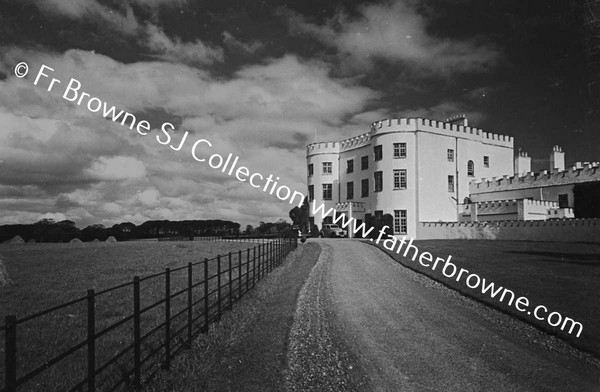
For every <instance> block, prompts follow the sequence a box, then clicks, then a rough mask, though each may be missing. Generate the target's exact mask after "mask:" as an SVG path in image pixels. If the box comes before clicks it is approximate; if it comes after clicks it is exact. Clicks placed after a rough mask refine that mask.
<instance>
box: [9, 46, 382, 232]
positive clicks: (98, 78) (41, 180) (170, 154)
mask: <svg viewBox="0 0 600 392" xmlns="http://www.w3.org/2000/svg"><path fill="white" fill-rule="evenodd" d="M19 61H27V62H28V63H29V64H30V69H31V71H30V75H28V76H27V77H26V78H23V79H18V78H16V77H14V76H12V74H11V73H10V68H11V67H12V66H14V64H16V63H17V62H19ZM41 64H45V65H47V66H50V67H52V68H53V69H54V71H53V72H51V71H48V72H47V73H48V74H51V77H56V78H58V79H59V80H61V83H60V84H57V85H56V87H55V88H54V89H53V90H52V91H50V92H48V91H47V87H48V83H49V80H50V79H48V78H44V79H41V80H40V82H39V83H38V86H34V85H33V80H34V79H35V75H36V73H37V70H38V69H39V67H40V66H41ZM0 70H7V74H9V75H10V76H9V77H7V78H6V79H4V80H0V121H1V122H2V123H3V129H5V131H4V132H2V133H0V156H1V157H2V163H0V184H2V186H3V188H2V190H3V191H4V190H6V191H7V192H10V194H11V195H12V196H8V195H7V196H4V194H3V196H2V197H1V198H0V200H1V202H2V204H3V205H5V206H6V208H3V209H2V210H0V222H3V223H7V222H18V221H21V222H25V223H26V222H28V221H35V219H37V217H38V216H39V215H40V214H43V213H46V212H48V211H51V212H60V213H62V214H64V215H65V216H66V217H67V218H68V219H71V220H73V221H75V222H76V223H77V224H78V225H79V226H80V227H82V226H85V225H88V224H92V223H102V224H105V225H112V224H114V223H117V222H121V221H132V222H134V223H137V224H139V223H141V222H143V221H144V220H151V219H159V218H160V219H212V218H221V219H232V220H236V221H238V222H240V223H242V224H247V223H251V224H256V223H257V222H258V221H259V220H265V221H269V220H276V219H279V218H282V217H283V218H285V217H287V216H288V211H289V210H290V209H291V208H292V206H291V205H290V204H288V203H285V202H281V201H280V200H278V199H277V198H276V197H274V196H270V195H268V194H266V193H264V192H262V191H261V190H258V189H255V188H253V187H252V186H250V185H248V184H247V183H242V182H240V181H238V180H237V179H236V178H235V177H229V176H227V175H226V174H224V173H222V172H221V171H219V170H215V169H212V168H210V167H209V166H208V165H207V164H206V163H201V162H197V161H195V160H194V159H193V158H192V156H191V152H190V149H191V145H192V143H193V142H194V141H195V140H197V139H198V138H206V139H208V140H210V141H211V143H212V144H213V147H212V148H209V147H208V146H203V147H202V149H201V150H199V153H201V154H203V155H204V156H210V154H214V153H219V154H221V155H223V156H227V155H228V154H229V153H232V154H234V155H236V156H239V164H240V165H245V166H247V167H248V168H249V169H250V170H251V171H253V172H259V173H261V174H263V175H264V176H268V175H269V174H273V176H274V177H276V176H279V177H280V184H284V185H287V186H289V187H290V188H292V189H295V190H298V191H300V192H306V189H305V188H306V184H305V180H306V170H305V166H306V160H305V147H306V144H307V143H309V142H312V141H313V140H314V134H315V130H317V131H318V135H319V139H323V138H327V139H334V140H337V139H339V138H342V137H346V136H352V135H355V134H358V133H363V132H366V131H368V125H369V123H370V122H372V121H376V120H378V119H379V117H380V116H381V114H382V112H381V111H377V112H370V111H369V110H367V109H366V107H367V106H368V105H369V104H370V103H371V102H372V101H373V100H375V99H378V98H379V93H378V92H376V91H373V90H371V89H369V88H365V87H361V86H359V85H357V84H356V81H355V80H351V79H341V78H335V77H332V76H331V66H330V65H329V64H327V63H324V62H321V61H314V60H310V61H309V60H303V59H300V58H298V57H297V56H294V55H287V56H283V57H279V58H269V59H265V60H264V61H263V62H262V63H260V64H254V65H248V66H245V67H241V68H240V69H239V70H238V71H237V72H235V73H234V74H232V75H231V76H230V77H227V78H224V77H219V78H217V77H213V76H212V75H210V74H209V73H207V72H205V71H202V70H199V69H198V68H195V67H193V66H190V65H186V64H181V63H179V64H177V63H171V62H162V61H139V62H133V63H128V64H125V63H121V62H118V61H115V60H114V59H112V58H110V57H108V56H104V55H101V54H95V53H92V52H88V51H82V50H68V51H66V52H64V53H56V52H46V51H40V50H34V49H30V50H25V49H20V48H14V47H3V48H0ZM70 78H76V79H77V80H79V81H80V82H81V84H82V87H81V90H80V92H83V91H85V92H87V93H88V94H90V95H91V96H93V97H98V99H100V100H102V101H103V102H107V104H108V105H109V106H110V105H115V106H116V107H117V109H118V110H120V109H124V110H127V111H129V112H131V113H133V114H135V115H136V116H137V118H138V121H139V120H141V119H149V120H150V123H151V129H152V130H151V131H150V132H149V134H148V135H147V136H142V135H140V134H138V133H137V132H136V131H135V129H133V130H131V129H129V127H127V126H121V125H120V124H119V123H115V122H113V121H110V120H107V119H105V118H103V117H102V115H101V113H92V112H90V111H89V110H88V109H87V108H86V107H85V102H84V103H82V105H81V106H78V105H77V104H76V103H75V102H69V101H66V100H65V99H63V98H62V92H63V91H64V89H65V88H66V85H67V83H68V81H69V80H70ZM357 113H358V114H360V113H362V114H363V115H362V116H361V115H357ZM371 116H373V117H375V116H377V118H370V117H371ZM165 121H169V122H172V123H173V124H176V130H174V131H173V132H172V136H173V139H174V143H175V142H179V140H181V138H182V137H183V134H184V131H188V132H189V135H188V139H187V142H186V143H185V144H184V147H183V148H182V150H181V151H174V150H173V149H171V148H169V147H168V146H163V145H161V144H159V143H158V142H157V141H156V136H157V135H158V134H159V132H160V131H159V129H160V125H161V123H162V122H165ZM9 198H10V200H13V201H11V202H10V203H8V202H7V200H9ZM117 207H119V208H120V209H119V208H117Z"/></svg>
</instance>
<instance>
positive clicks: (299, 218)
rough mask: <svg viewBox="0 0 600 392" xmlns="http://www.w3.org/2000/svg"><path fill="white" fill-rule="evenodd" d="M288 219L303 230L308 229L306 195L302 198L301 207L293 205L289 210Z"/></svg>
mask: <svg viewBox="0 0 600 392" xmlns="http://www.w3.org/2000/svg"><path fill="white" fill-rule="evenodd" d="M289 215H290V219H291V220H292V223H293V224H294V225H298V226H299V227H300V229H301V230H302V231H303V232H306V231H307V230H308V222H309V216H308V215H309V204H308V197H305V198H304V202H303V203H302V207H298V206H296V207H294V208H292V209H291V210H290V213H289Z"/></svg>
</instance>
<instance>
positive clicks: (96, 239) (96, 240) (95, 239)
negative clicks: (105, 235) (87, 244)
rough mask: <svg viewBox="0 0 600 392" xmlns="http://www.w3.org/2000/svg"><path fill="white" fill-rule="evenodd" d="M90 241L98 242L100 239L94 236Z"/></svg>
mask: <svg viewBox="0 0 600 392" xmlns="http://www.w3.org/2000/svg"><path fill="white" fill-rule="evenodd" d="M92 242H100V240H99V239H98V238H94V239H93V240H92Z"/></svg>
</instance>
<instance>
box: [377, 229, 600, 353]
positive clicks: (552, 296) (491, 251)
mask: <svg viewBox="0 0 600 392" xmlns="http://www.w3.org/2000/svg"><path fill="white" fill-rule="evenodd" d="M369 243H371V242H369ZM414 244H415V245H416V246H417V247H418V249H419V252H421V253H422V252H430V253H431V254H432V255H433V256H434V258H435V257H442V258H444V259H445V258H447V256H448V255H451V256H452V260H451V261H452V262H453V263H454V264H455V265H456V266H457V267H458V268H459V269H460V268H464V269H466V270H468V271H470V272H471V273H475V274H477V275H479V276H480V277H481V278H485V279H486V281H487V282H490V281H491V282H494V283H495V284H496V285H501V286H503V287H506V288H507V289H509V290H512V291H513V292H514V293H515V297H516V298H518V297H520V296H525V297H527V298H528V299H529V301H530V304H531V305H530V309H531V310H532V309H533V308H534V307H535V306H537V305H544V306H546V307H547V308H548V309H549V310H548V313H550V312H552V311H556V312H559V313H561V314H562V315H563V316H568V317H571V318H572V319H574V320H577V321H579V322H581V323H582V324H583V327H584V328H583V333H582V334H581V335H580V337H576V336H575V335H570V334H568V333H566V331H561V329H560V328H559V327H553V326H550V325H548V323H547V322H545V321H540V320H537V319H536V318H534V317H533V315H527V313H525V312H520V311H518V310H517V309H516V308H515V307H514V303H513V306H508V305H507V304H506V303H504V302H507V300H505V301H504V302H499V301H498V299H497V298H498V297H496V299H492V298H490V296H489V295H488V294H482V293H481V288H480V287H479V288H477V289H471V288H469V287H467V286H466V285H465V284H464V282H463V281H464V279H463V280H461V281H460V282H456V280H455V279H452V278H446V277H445V276H444V275H442V272H441V270H440V268H438V269H437V270H436V271H432V270H431V268H426V267H423V266H422V265H420V264H419V262H418V259H417V260H416V261H413V260H412V259H411V258H405V257H403V253H404V249H403V250H402V251H401V252H400V254H397V253H396V252H392V251H389V250H387V249H385V248H383V247H382V246H381V244H379V245H378V247H379V248H381V249H382V250H383V251H385V252H386V253H388V254H389V255H390V256H391V257H392V258H393V259H395V260H396V261H398V262H399V263H401V264H403V265H405V266H407V267H409V268H411V269H413V270H415V271H417V272H420V273H422V274H424V275H427V276H429V277H431V278H433V279H435V280H437V281H439V282H441V283H443V284H445V285H447V286H449V287H451V288H453V289H456V290H457V291H459V292H461V293H462V294H465V295H467V296H469V297H472V298H475V299H476V300H478V301H481V302H483V303H486V304H488V305H491V306H493V307H495V308H497V309H500V310H502V311H504V312H506V313H508V314H510V315H512V316H515V317H518V318H520V319H522V320H524V321H526V322H528V323H530V324H532V325H535V326H536V327H538V328H540V329H542V330H544V331H546V332H549V333H551V334H553V335H556V336H559V337H560V338H562V339H564V340H566V341H567V342H569V343H571V344H572V345H574V346H575V347H578V348H580V349H582V350H584V351H587V352H589V353H591V354H593V355H595V356H596V357H599V358H600V340H598V336H600V301H599V300H598V299H599V298H600V284H599V282H600V245H597V244H572V243H547V242H546V243H540V242H525V241H485V240H435V241H433V240H432V241H415V243H414ZM410 255H412V253H411V254H409V256H410ZM567 330H568V328H567Z"/></svg>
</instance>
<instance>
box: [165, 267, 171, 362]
mask: <svg viewBox="0 0 600 392" xmlns="http://www.w3.org/2000/svg"><path fill="white" fill-rule="evenodd" d="M169 367H171V269H170V268H169V267H167V268H165V369H168V368H169Z"/></svg>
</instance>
